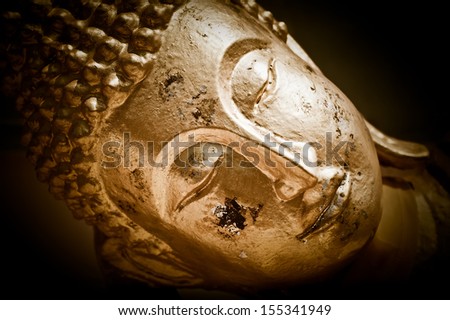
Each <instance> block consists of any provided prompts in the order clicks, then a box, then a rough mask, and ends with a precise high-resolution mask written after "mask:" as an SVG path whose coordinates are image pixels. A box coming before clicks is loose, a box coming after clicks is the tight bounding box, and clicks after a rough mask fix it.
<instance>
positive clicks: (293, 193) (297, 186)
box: [273, 180, 307, 201]
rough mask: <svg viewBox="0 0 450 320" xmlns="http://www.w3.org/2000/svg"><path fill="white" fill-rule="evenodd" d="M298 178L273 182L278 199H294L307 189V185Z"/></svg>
mask: <svg viewBox="0 0 450 320" xmlns="http://www.w3.org/2000/svg"><path fill="white" fill-rule="evenodd" d="M300 182H301V181H298V182H297V181H296V180H277V181H275V182H274V183H273V189H274V191H275V194H276V195H277V197H278V199H280V200H282V201H290V200H293V199H295V198H297V197H299V196H300V195H302V194H303V193H304V192H305V191H306V189H307V188H306V187H305V186H304V185H302V184H301V183H300Z"/></svg>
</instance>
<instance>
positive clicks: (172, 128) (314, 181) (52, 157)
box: [4, 0, 381, 290]
mask: <svg viewBox="0 0 450 320" xmlns="http://www.w3.org/2000/svg"><path fill="white" fill-rule="evenodd" d="M5 21H6V23H7V25H8V29H6V30H8V35H9V36H10V39H11V40H10V41H11V44H10V46H9V47H8V50H7V56H8V59H9V61H10V64H9V66H8V67H7V69H8V76H7V78H6V79H7V81H5V82H4V83H5V84H4V87H5V88H6V89H7V90H9V91H10V92H13V93H14V94H16V95H17V96H18V98H17V106H18V109H19V110H20V111H21V112H22V114H23V115H24V118H25V119H26V128H27V132H26V133H25V135H24V143H25V144H26V145H28V150H29V158H30V159H31V161H32V162H33V163H34V164H35V165H36V170H37V175H38V178H39V179H40V180H42V181H44V182H46V183H48V184H49V186H50V191H51V192H52V193H53V194H54V195H55V196H56V197H58V198H59V199H63V200H64V201H65V202H66V203H67V205H68V206H69V208H70V209H71V211H72V212H73V213H74V215H75V217H76V218H79V219H84V220H85V221H86V222H87V223H88V224H91V225H93V226H94V227H95V229H96V231H97V232H98V234H99V237H98V239H100V240H99V241H98V243H97V245H98V253H99V256H100V257H101V259H102V260H103V261H105V263H106V264H107V265H109V266H111V267H113V268H115V269H116V270H119V271H120V272H121V273H123V274H124V275H125V276H127V277H129V278H132V279H137V280H139V281H142V282H145V283H148V284H150V285H152V286H173V287H178V288H180V287H199V288H221V289H230V290H238V289H244V290H245V289H259V288H274V287H282V286H286V285H293V284H294V285H295V284H302V283H310V282H314V281H316V280H317V279H322V278H323V277H326V276H328V275H331V274H333V273H334V272H336V271H337V270H339V269H340V268H342V267H343V266H345V265H346V264H347V263H348V262H349V261H351V259H353V258H354V257H355V255H357V254H358V252H360V250H361V249H362V248H363V247H364V246H365V245H366V244H367V243H368V242H369V241H370V240H371V238H372V237H373V236H374V234H375V232H376V229H377V226H378V223H379V221H380V215H381V209H380V199H381V174H380V167H379V162H378V158H377V153H376V149H375V145H374V142H373V139H372V137H371V135H370V132H369V128H368V126H367V124H366V122H365V121H364V118H363V117H362V116H361V115H360V113H359V112H358V111H357V109H356V108H355V107H354V106H353V104H352V102H351V101H350V100H349V99H348V98H347V97H346V96H345V94H344V93H342V92H341V91H340V90H339V88H337V87H336V86H335V85H333V83H331V82H330V81H329V80H328V79H327V77H326V76H325V75H324V74H323V73H322V72H321V71H320V69H319V68H318V67H317V66H316V65H315V64H314V63H313V61H311V59H310V58H309V57H308V55H307V54H306V53H305V52H304V50H303V49H302V48H301V47H300V46H299V45H298V44H297V43H296V42H295V40H294V39H293V38H292V37H291V36H290V35H289V34H288V31H287V27H286V25H285V24H284V23H282V22H278V21H276V20H275V19H274V18H273V16H272V14H271V13H270V12H268V11H265V10H264V9H262V8H261V7H260V6H259V5H258V4H256V3H255V2H254V1H247V0H240V1H239V0H238V1H224V0H207V1H206V0H190V1H169V0H164V1H163V0H160V1H126V2H125V1H124V2H120V1H115V2H114V1H103V2H100V1H88V2H80V3H78V2H77V1H74V2H63V1H61V3H60V2H57V1H55V2H54V3H53V5H50V4H46V3H45V2H44V3H39V4H37V2H36V3H34V4H32V5H30V6H29V7H28V9H27V10H26V12H20V13H17V12H8V13H7V14H5ZM42 21H45V23H42ZM16 88H19V89H20V90H15V89H16ZM15 91H17V92H15Z"/></svg>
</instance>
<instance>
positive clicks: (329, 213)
mask: <svg viewBox="0 0 450 320" xmlns="http://www.w3.org/2000/svg"><path fill="white" fill-rule="evenodd" d="M350 191H351V181H350V176H349V174H348V173H346V174H345V176H344V178H343V179H342V181H341V183H340V184H339V186H338V188H337V189H336V192H335V194H334V196H333V198H332V199H331V201H329V202H328V203H327V205H325V206H324V208H323V209H322V210H321V211H320V213H319V215H318V216H317V218H316V219H315V220H314V221H313V222H312V223H311V224H310V225H309V226H308V227H307V228H306V229H305V230H304V231H303V232H302V233H300V234H298V235H297V236H296V238H297V239H298V240H301V241H304V240H305V238H306V237H308V236H309V235H312V234H314V233H317V232H318V231H320V230H323V229H325V228H328V227H330V226H331V225H332V224H333V223H334V222H335V221H336V219H337V218H338V217H340V216H341V215H342V213H343V212H344V210H345V209H346V208H347V205H348V203H349V199H350Z"/></svg>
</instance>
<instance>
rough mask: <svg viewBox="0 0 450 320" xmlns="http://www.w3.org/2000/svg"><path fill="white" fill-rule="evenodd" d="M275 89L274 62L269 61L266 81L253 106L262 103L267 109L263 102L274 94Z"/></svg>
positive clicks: (275, 72)
mask: <svg viewBox="0 0 450 320" xmlns="http://www.w3.org/2000/svg"><path fill="white" fill-rule="evenodd" d="M276 87H277V71H276V60H275V59H271V60H270V62H269V66H268V70H267V80H266V82H265V83H264V86H263V87H262V89H261V90H260V92H259V94H258V98H257V100H256V103H255V105H256V106H260V104H261V103H263V104H265V106H266V107H267V103H265V102H266V101H267V100H268V99H269V98H270V97H271V96H272V95H273V94H274V93H275V91H276Z"/></svg>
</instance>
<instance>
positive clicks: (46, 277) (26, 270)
mask: <svg viewBox="0 0 450 320" xmlns="http://www.w3.org/2000/svg"><path fill="white" fill-rule="evenodd" d="M259 3H260V4H261V5H263V6H264V7H265V8H266V9H268V10H270V11H272V12H273V13H274V15H275V17H276V18H277V19H278V20H282V21H285V22H286V23H287V25H288V27H289V29H290V32H291V34H292V36H293V37H294V38H295V39H296V40H297V41H298V42H299V43H300V45H301V46H302V47H303V48H304V49H305V51H306V52H307V53H308V54H309V55H310V56H311V58H312V59H313V61H314V62H315V63H316V64H317V65H318V66H319V68H320V69H321V70H322V71H323V73H324V74H325V75H326V76H327V77H328V78H329V79H331V80H332V81H333V82H334V83H335V84H336V85H337V86H338V87H339V88H340V89H341V90H342V91H343V92H344V93H345V94H346V95H347V96H348V97H349V98H350V99H351V100H352V101H353V103H354V104H355V105H356V107H357V108H358V109H359V110H360V111H361V112H362V114H363V115H364V116H365V117H366V118H367V119H368V120H369V121H370V122H372V124H374V125H375V126H377V127H378V128H379V129H381V130H383V131H384V132H385V133H387V134H390V135H393V136H395V137H397V138H402V139H407V140H414V141H418V142H422V143H425V144H427V145H428V146H429V147H430V148H431V149H432V150H436V152H437V154H438V156H437V157H436V161H437V162H439V163H440V166H439V168H437V169H435V174H436V176H437V177H438V178H441V180H442V181H443V183H444V184H445V183H446V182H445V181H447V179H448V172H449V171H448V162H447V161H448V157H447V156H448V155H449V154H450V152H449V150H450V148H449V145H450V143H449V141H450V134H449V129H448V125H447V123H448V121H449V118H448V116H447V115H448V112H447V109H448V107H449V106H448V98H447V96H448V89H447V84H448V80H447V78H446V77H447V75H448V60H447V56H448V54H447V50H446V49H445V48H444V44H445V43H446V42H448V33H447V31H446V29H445V28H444V25H445V24H446V22H445V21H446V17H444V14H445V13H446V12H447V11H446V10H444V8H443V6H440V5H437V4H436V3H432V2H419V5H414V4H411V3H410V4H408V5H403V6H402V5H396V6H394V5H393V4H392V3H383V2H380V1H377V2H370V1H369V2H366V1H364V2H360V3H359V4H358V5H354V4H349V3H347V2H342V1H338V2H336V3H324V2H320V1H314V2H312V1H311V2H305V1H287V0H285V1H280V0H278V1H259ZM0 32H1V30H0ZM444 55H445V56H444ZM20 126H21V121H20V118H19V117H18V114H17V113H16V111H15V110H14V108H13V106H12V105H11V103H10V101H8V100H7V99H5V98H4V97H2V103H1V105H0V133H1V136H0V147H1V149H0V181H1V186H2V189H1V192H0V205H1V206H0V208H1V209H0V212H1V215H2V217H3V218H2V219H1V220H0V221H1V222H0V223H1V232H0V241H1V242H0V244H1V246H2V250H1V253H0V265H1V267H0V271H1V275H2V280H1V284H0V292H1V297H2V298H4V299H46V298H53V299H72V298H74V299H91V298H111V297H119V298H125V299H127V298H135V297H137V296H138V297H140V298H142V299H146V298H149V297H151V296H152V295H154V292H151V291H145V290H144V291H142V290H141V289H139V288H138V287H133V286H131V287H127V288H123V290H122V289H121V290H119V292H115V293H114V294H113V295H111V292H112V291H110V290H109V289H108V288H106V287H105V283H104V281H103V278H102V276H101V273H100V271H99V268H98V265H97V261H96V258H95V253H94V247H93V236H92V230H91V229H90V228H89V227H87V226H86V225H85V223H84V222H83V221H76V220H75V219H74V218H73V217H72V215H71V213H70V212H69V211H68V210H67V209H66V207H65V205H64V204H63V203H62V202H60V201H56V200H54V199H53V197H52V196H51V195H50V194H49V193H48V192H47V186H46V185H44V184H41V183H39V182H37V180H36V178H35V175H34V169H33V168H32V167H31V165H30V164H29V163H28V162H27V160H26V159H25V150H24V149H23V148H22V147H21V146H20V143H19V139H20ZM433 279H434V278H433ZM442 280H443V281H442V282H441V284H442V285H443V284H447V283H448V278H445V279H442ZM438 287H439V283H436V288H438ZM411 288H414V284H410V286H408V287H405V288H404V289H401V288H400V289H399V288H396V290H391V288H384V289H385V290H384V293H382V294H381V295H380V294H375V293H374V292H372V291H369V290H367V291H366V292H365V295H364V296H361V295H359V293H358V292H353V293H346V294H344V293H342V292H341V293H339V292H336V291H333V290H331V291H328V292H327V291H322V293H321V294H320V295H318V294H316V295H314V294H313V295H308V290H306V291H305V294H304V295H301V297H302V298H304V299H305V298H306V299H313V298H322V299H330V298H332V299H339V298H341V297H351V298H356V299H360V298H380V299H384V298H389V299H391V298H392V299H405V298H418V299H434V298H438V299H441V298H444V299H446V298H449V297H450V296H449V294H448V293H447V292H448V290H447V291H446V292H445V291H444V292H443V293H437V291H430V290H429V287H427V289H425V290H421V288H420V287H419V286H416V287H415V290H411ZM444 290H446V289H444ZM309 292H313V293H317V292H318V291H317V290H316V291H314V290H313V291H309ZM368 292H371V294H369V295H367V293H368ZM159 297H163V296H162V295H160V296H159Z"/></svg>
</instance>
